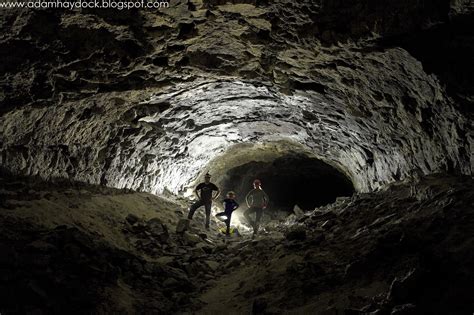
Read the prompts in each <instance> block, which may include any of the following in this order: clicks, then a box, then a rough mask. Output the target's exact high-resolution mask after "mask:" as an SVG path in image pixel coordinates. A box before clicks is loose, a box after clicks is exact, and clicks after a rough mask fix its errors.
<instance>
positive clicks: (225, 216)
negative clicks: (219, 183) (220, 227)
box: [216, 191, 239, 236]
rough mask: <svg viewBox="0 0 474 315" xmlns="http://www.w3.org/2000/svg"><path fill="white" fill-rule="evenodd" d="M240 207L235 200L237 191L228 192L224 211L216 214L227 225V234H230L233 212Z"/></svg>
mask: <svg viewBox="0 0 474 315" xmlns="http://www.w3.org/2000/svg"><path fill="white" fill-rule="evenodd" d="M238 207H239V204H238V203H237V202H236V201H235V193H234V192H233V191H229V192H228V193H227V198H226V199H224V212H220V213H218V214H216V217H217V218H218V219H219V220H221V221H223V222H225V225H226V226H227V229H226V233H225V235H227V236H230V219H231V217H232V212H234V211H235V210H236V209H237V208H238Z"/></svg>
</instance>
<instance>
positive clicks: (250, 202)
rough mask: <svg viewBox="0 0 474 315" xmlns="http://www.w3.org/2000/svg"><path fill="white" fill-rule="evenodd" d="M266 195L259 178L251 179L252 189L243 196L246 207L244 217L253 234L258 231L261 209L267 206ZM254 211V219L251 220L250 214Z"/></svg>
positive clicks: (267, 199)
mask: <svg viewBox="0 0 474 315" xmlns="http://www.w3.org/2000/svg"><path fill="white" fill-rule="evenodd" d="M269 200H270V199H269V198H268V195H267V194H266V193H265V191H264V190H263V189H262V182H261V181H260V180H259V179H256V180H254V181H253V189H252V190H251V191H249V193H248V194H247V196H246V197H245V201H246V202H247V206H248V209H247V210H245V212H244V217H245V219H246V220H247V221H248V222H249V224H250V225H251V226H252V227H253V234H254V235H255V234H257V233H258V227H259V223H260V219H261V218H262V214H263V210H264V209H265V208H266V207H267V206H268V202H269ZM253 213H255V221H254V220H252V217H251V214H253Z"/></svg>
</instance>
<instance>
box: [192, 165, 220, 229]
mask: <svg viewBox="0 0 474 315" xmlns="http://www.w3.org/2000/svg"><path fill="white" fill-rule="evenodd" d="M194 192H195V194H196V196H197V197H198V198H199V200H198V201H196V202H195V203H194V204H193V205H191V207H189V214H188V219H190V220H192V219H193V216H194V212H196V210H197V209H198V208H200V207H202V206H204V208H205V209H206V229H209V222H210V219H211V206H212V201H213V200H215V199H216V198H217V197H219V194H220V191H219V188H217V186H216V185H215V184H213V183H211V175H210V174H209V173H206V175H205V176H204V183H200V184H199V185H197V187H196V189H195V190H194ZM214 192H216V193H214Z"/></svg>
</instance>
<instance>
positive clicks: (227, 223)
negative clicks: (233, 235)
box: [224, 214, 231, 235]
mask: <svg viewBox="0 0 474 315" xmlns="http://www.w3.org/2000/svg"><path fill="white" fill-rule="evenodd" d="M226 216H227V220H225V221H224V222H225V225H226V226H227V229H226V232H225V234H226V235H230V217H231V214H226Z"/></svg>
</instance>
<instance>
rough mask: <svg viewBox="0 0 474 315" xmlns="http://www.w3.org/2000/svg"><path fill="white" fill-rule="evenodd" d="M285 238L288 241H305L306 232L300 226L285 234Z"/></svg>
mask: <svg viewBox="0 0 474 315" xmlns="http://www.w3.org/2000/svg"><path fill="white" fill-rule="evenodd" d="M285 237H286V239H287V240H289V241H303V240H305V239H306V230H305V228H303V227H301V226H298V227H294V228H293V229H291V230H290V231H288V232H287V233H286V235H285Z"/></svg>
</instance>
